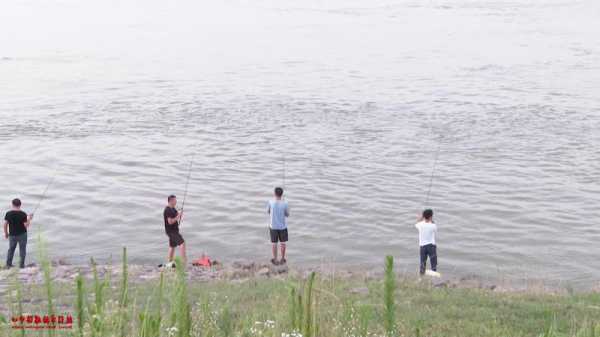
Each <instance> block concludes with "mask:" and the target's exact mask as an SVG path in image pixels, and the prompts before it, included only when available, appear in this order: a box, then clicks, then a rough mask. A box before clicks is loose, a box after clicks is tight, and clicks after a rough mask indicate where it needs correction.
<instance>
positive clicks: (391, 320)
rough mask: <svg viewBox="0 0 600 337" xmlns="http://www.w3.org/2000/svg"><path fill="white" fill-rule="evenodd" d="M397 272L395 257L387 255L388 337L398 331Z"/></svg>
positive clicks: (385, 318)
mask: <svg viewBox="0 0 600 337" xmlns="http://www.w3.org/2000/svg"><path fill="white" fill-rule="evenodd" d="M395 290H396V274H395V273H394V257H392V256H386V258H385V276H384V292H383V305H384V315H383V317H384V320H383V322H384V326H385V332H386V336H387V337H393V336H395V334H396V332H395V330H396V303H395V297H394V296H395V294H394V293H395Z"/></svg>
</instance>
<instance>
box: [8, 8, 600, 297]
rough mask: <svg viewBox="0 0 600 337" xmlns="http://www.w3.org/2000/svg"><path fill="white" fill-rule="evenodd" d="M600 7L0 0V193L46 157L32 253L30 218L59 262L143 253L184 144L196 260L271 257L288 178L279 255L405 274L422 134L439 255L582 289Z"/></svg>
mask: <svg viewBox="0 0 600 337" xmlns="http://www.w3.org/2000/svg"><path fill="white" fill-rule="evenodd" d="M599 17H600V3H599V2H598V1H596V0H590V1H573V0H569V1H566V0H565V1H562V0H561V1H558V0H556V1H554V0H553V1H550V0H549V1H525V0H512V1H503V0H499V1H475V0H472V1H469V0H449V1H435V0H432V1H389V0H385V1H382V0H360V1H356V0H344V1H341V0H331V1H313V0H309V1H288V0H277V1H274V0H273V1H268V0H267V1H265V0H254V1H241V0H225V1H212V0H208V1H189V0H184V1H178V2H169V1H157V0H144V1H133V0H126V1H122V0H120V1H98V0H93V1H75V0H51V1H44V2H39V1H4V2H2V4H1V5H0V31H2V33H1V34H0V96H1V99H0V118H1V121H0V141H1V147H0V157H1V158H2V165H1V168H2V174H1V178H0V200H2V201H1V202H2V204H3V205H5V208H6V209H8V204H9V201H10V200H11V199H12V198H13V197H16V196H18V197H20V198H22V200H23V202H24V209H25V210H27V211H31V210H32V209H33V208H34V207H35V204H36V203H37V202H38V200H39V199H40V197H41V194H42V192H43V190H44V187H45V186H46V184H47V182H48V181H49V180H51V177H52V176H53V174H54V172H56V179H55V181H54V183H53V185H52V186H51V187H50V189H49V191H48V194H47V198H46V199H45V200H44V202H43V203H42V205H41V207H40V209H39V211H38V212H37V214H36V219H35V222H34V224H33V227H32V228H31V230H30V247H31V249H30V253H29V254H30V255H29V256H30V257H31V260H32V261H34V260H36V257H35V254H36V248H37V247H38V246H39V245H38V234H42V235H43V237H44V238H45V240H46V241H47V243H48V246H49V249H50V251H51V253H52V255H53V256H55V257H59V256H62V257H65V258H67V259H68V260H70V261H73V262H77V263H80V262H85V261H87V259H89V258H90V257H92V256H94V257H96V258H99V259H108V258H109V256H111V255H113V256H114V259H115V260H117V259H118V256H119V254H120V247H122V246H127V247H128V249H129V255H130V260H131V261H134V262H139V263H159V262H162V261H163V260H164V258H165V255H166V246H167V240H166V236H165V234H164V227H163V223H162V209H163V207H164V205H165V202H166V196H167V195H169V194H171V193H175V194H177V195H178V196H180V200H181V197H182V195H183V194H184V189H185V183H186V176H187V169H188V166H189V162H190V160H191V159H192V157H194V165H193V170H192V171H193V172H192V176H191V180H190V184H189V192H188V196H187V201H186V219H185V220H184V222H183V224H182V228H181V230H182V233H183V235H184V237H185V239H186V241H187V244H188V252H189V255H190V256H192V257H196V256H199V255H200V254H202V252H206V253H208V254H210V255H211V256H213V257H215V258H217V259H220V260H223V261H230V260H233V259H239V258H243V259H265V260H266V259H268V258H269V254H270V250H269V249H270V247H269V243H268V239H267V216H266V209H265V207H266V203H267V200H269V198H270V197H271V194H272V189H273V187H275V186H277V185H284V187H285V190H286V198H287V200H288V201H289V202H290V206H291V217H290V221H289V226H290V240H291V241H290V244H289V261H290V263H293V264H303V265H310V264H315V263H335V264H339V265H377V266H379V265H381V264H382V263H383V257H384V256H385V255H386V254H392V255H394V256H395V257H396V259H397V263H398V264H399V266H400V267H399V268H402V269H404V270H408V271H411V270H416V268H417V259H418V247H417V235H416V230H415V228H414V227H413V224H414V222H415V219H416V216H417V213H418V212H419V211H420V210H421V209H422V208H423V207H424V206H425V205H424V204H425V199H426V194H427V190H428V188H429V182H430V176H431V174H432V167H433V166H434V159H435V157H436V152H437V154H438V160H437V164H436V165H435V166H436V168H435V171H434V172H433V180H432V187H431V195H430V200H429V205H430V206H431V207H433V208H434V211H435V212H436V215H435V219H436V222H437V223H438V226H439V235H438V250H439V252H438V253H439V255H440V256H439V263H440V271H442V273H446V274H456V275H464V274H475V275H485V276H489V277H498V278H508V279H511V278H514V279H519V278H536V279H544V280H551V281H553V282H565V283H568V284H574V285H581V286H589V285H593V284H596V283H597V282H598V279H600V264H599V263H598V261H599V258H600V245H599V244H598V242H599V241H600V207H599V205H600V186H599V184H598V181H600V150H599V147H600V132H598V129H599V128H600V56H599V55H600V38H598V36H599V34H598V33H599V32H600V24H599V20H598V18H599ZM438 149H439V152H438ZM4 242H5V243H6V242H7V241H4ZM6 246H7V244H6ZM4 249H5V248H2V251H4ZM1 256H2V258H4V256H5V255H4V253H3V254H2V255H1Z"/></svg>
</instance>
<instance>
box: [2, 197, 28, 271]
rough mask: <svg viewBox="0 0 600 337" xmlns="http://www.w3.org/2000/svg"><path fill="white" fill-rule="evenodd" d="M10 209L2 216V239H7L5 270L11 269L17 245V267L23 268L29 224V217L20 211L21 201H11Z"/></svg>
mask: <svg viewBox="0 0 600 337" xmlns="http://www.w3.org/2000/svg"><path fill="white" fill-rule="evenodd" d="M11 208H12V209H11V210H10V211H8V212H6V215H5V216H4V237H5V238H6V239H8V242H9V243H8V254H7V255H6V268H10V267H12V266H13V265H12V260H13V257H14V255H15V250H16V249H17V244H18V245H19V257H20V260H21V261H20V263H19V267H21V268H25V255H26V253H27V228H28V227H29V225H30V224H31V218H32V216H31V215H27V213H25V212H23V211H21V200H19V199H14V200H13V201H12V207H11Z"/></svg>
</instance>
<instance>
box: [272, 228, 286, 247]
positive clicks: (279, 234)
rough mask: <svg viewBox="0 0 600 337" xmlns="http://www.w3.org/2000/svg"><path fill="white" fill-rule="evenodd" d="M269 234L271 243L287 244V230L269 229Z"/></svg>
mask: <svg viewBox="0 0 600 337" xmlns="http://www.w3.org/2000/svg"><path fill="white" fill-rule="evenodd" d="M269 234H270V235H271V242H273V243H277V242H287V240H288V232H287V228H286V229H272V228H269Z"/></svg>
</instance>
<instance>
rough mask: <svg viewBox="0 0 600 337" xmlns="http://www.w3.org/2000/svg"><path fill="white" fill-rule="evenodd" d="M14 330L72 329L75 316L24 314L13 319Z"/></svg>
mask: <svg viewBox="0 0 600 337" xmlns="http://www.w3.org/2000/svg"><path fill="white" fill-rule="evenodd" d="M11 321H12V326H11V327H12V328H13V329H28V330H43V329H52V330H54V329H56V330H62V329H72V328H73V316H72V315H71V314H62V315H43V316H40V315H32V314H23V315H20V316H13V317H11Z"/></svg>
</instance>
